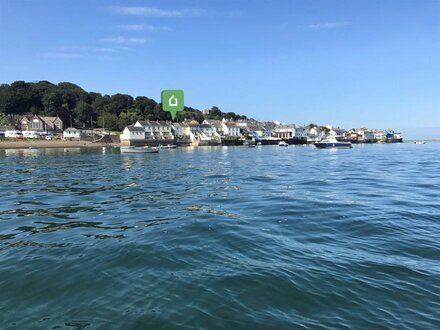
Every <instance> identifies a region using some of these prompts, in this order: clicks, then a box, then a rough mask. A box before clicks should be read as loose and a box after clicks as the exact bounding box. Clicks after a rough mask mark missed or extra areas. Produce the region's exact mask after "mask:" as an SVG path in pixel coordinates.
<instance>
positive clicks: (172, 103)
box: [162, 89, 184, 120]
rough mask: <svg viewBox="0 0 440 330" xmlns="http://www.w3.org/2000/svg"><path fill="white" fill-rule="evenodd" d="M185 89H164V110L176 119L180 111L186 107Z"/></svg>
mask: <svg viewBox="0 0 440 330" xmlns="http://www.w3.org/2000/svg"><path fill="white" fill-rule="evenodd" d="M183 102H184V99H183V91H182V90H180V89H167V90H164V91H162V110H163V111H167V112H169V113H170V114H171V118H172V119H173V120H174V119H175V118H176V114H177V112H179V111H183V108H184V103H183Z"/></svg>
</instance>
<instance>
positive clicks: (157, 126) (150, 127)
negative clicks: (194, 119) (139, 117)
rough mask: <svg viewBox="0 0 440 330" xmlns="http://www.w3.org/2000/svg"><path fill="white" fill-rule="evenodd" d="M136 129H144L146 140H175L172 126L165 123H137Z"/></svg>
mask: <svg viewBox="0 0 440 330" xmlns="http://www.w3.org/2000/svg"><path fill="white" fill-rule="evenodd" d="M134 126H136V127H142V128H143V129H144V131H145V139H146V140H174V135H173V133H172V127H171V124H170V123H168V122H164V121H148V120H147V121H137V122H136V124H134Z"/></svg>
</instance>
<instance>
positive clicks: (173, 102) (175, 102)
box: [168, 95, 179, 107]
mask: <svg viewBox="0 0 440 330" xmlns="http://www.w3.org/2000/svg"><path fill="white" fill-rule="evenodd" d="M168 105H169V106H170V107H177V106H178V105H179V100H178V99H177V97H175V96H174V95H172V96H171V97H170V98H169V99H168Z"/></svg>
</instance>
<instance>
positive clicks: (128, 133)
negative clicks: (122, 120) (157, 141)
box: [121, 125, 145, 143]
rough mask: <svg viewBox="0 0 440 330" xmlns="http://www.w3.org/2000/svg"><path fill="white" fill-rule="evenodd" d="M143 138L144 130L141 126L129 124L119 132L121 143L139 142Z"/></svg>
mask: <svg viewBox="0 0 440 330" xmlns="http://www.w3.org/2000/svg"><path fill="white" fill-rule="evenodd" d="M144 140H145V130H144V128H143V127H138V126H133V125H129V126H126V127H125V128H124V130H123V131H122V134H121V142H122V143H127V142H128V143H130V142H139V141H144Z"/></svg>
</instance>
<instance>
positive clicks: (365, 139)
mask: <svg viewBox="0 0 440 330" xmlns="http://www.w3.org/2000/svg"><path fill="white" fill-rule="evenodd" d="M356 133H357V136H358V137H357V140H358V142H361V143H372V142H375V136H374V132H373V130H371V129H367V128H359V129H357V130H356Z"/></svg>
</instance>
